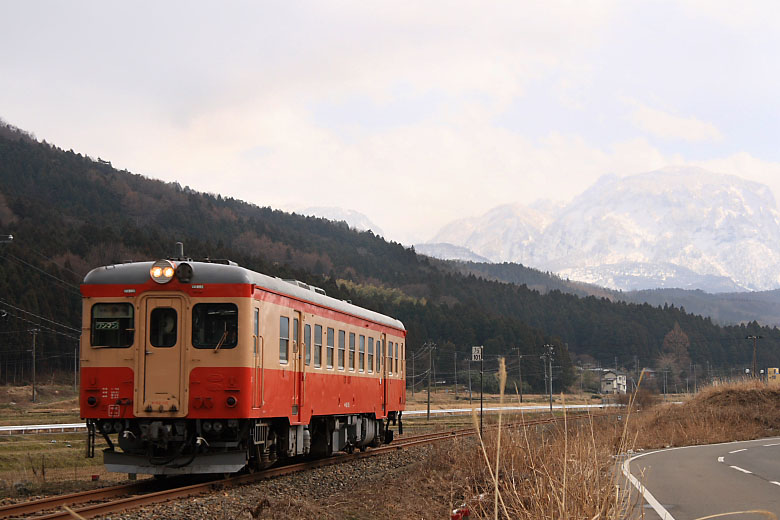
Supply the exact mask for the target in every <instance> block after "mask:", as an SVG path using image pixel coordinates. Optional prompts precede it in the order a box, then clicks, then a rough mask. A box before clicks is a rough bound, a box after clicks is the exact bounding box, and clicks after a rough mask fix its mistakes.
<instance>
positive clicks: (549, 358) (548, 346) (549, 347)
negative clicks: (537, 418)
mask: <svg viewBox="0 0 780 520" xmlns="http://www.w3.org/2000/svg"><path fill="white" fill-rule="evenodd" d="M544 348H546V349H547V352H546V353H545V355H544V356H542V358H543V359H544V358H547V359H546V361H547V364H548V365H549V366H550V377H549V379H550V413H552V409H553V407H552V403H553V398H552V394H553V377H552V375H553V373H552V360H553V349H554V348H555V345H551V344H549V343H547V344H545V346H544ZM545 375H547V370H546V368H545Z"/></svg>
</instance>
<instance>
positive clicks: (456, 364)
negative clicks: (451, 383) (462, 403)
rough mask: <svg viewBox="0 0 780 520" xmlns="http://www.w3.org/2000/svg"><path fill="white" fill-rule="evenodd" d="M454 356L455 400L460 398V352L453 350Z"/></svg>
mask: <svg viewBox="0 0 780 520" xmlns="http://www.w3.org/2000/svg"><path fill="white" fill-rule="evenodd" d="M452 357H453V358H455V400H456V401H457V400H458V353H457V351H456V352H453V353H452Z"/></svg>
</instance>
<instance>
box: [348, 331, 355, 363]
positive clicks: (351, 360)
mask: <svg viewBox="0 0 780 520" xmlns="http://www.w3.org/2000/svg"><path fill="white" fill-rule="evenodd" d="M349 369H350V370H353V371H354V370H355V333H354V332H350V333H349Z"/></svg>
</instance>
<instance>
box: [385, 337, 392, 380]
mask: <svg viewBox="0 0 780 520" xmlns="http://www.w3.org/2000/svg"><path fill="white" fill-rule="evenodd" d="M387 359H389V360H390V361H389V362H387V361H386V363H387V375H389V376H392V375H393V342H392V341H388V342H387Z"/></svg>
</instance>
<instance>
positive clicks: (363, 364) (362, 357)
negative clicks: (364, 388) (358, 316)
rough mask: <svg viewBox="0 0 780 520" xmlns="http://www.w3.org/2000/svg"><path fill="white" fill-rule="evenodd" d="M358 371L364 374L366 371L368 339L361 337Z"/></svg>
mask: <svg viewBox="0 0 780 520" xmlns="http://www.w3.org/2000/svg"><path fill="white" fill-rule="evenodd" d="M358 352H359V354H358V369H359V370H360V371H361V372H363V371H364V370H365V369H366V337H365V336H363V335H361V336H360V343H358Z"/></svg>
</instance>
